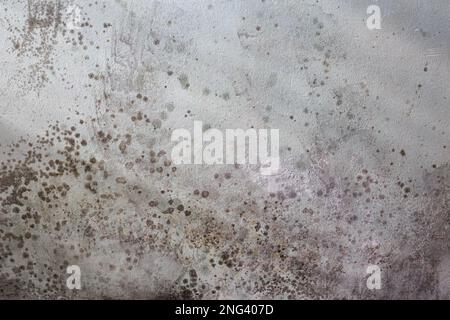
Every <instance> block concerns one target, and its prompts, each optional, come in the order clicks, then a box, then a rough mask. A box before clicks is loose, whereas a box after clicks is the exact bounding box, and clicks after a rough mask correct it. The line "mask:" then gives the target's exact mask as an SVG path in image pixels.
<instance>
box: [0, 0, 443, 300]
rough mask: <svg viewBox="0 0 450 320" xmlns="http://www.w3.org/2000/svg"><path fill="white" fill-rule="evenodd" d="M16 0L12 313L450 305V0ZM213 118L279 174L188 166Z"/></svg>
mask: <svg viewBox="0 0 450 320" xmlns="http://www.w3.org/2000/svg"><path fill="white" fill-rule="evenodd" d="M0 4H1V6H0V27H1V32H0V43H1V48H2V50H1V52H0V64H1V77H0V92H1V100H0V101H1V102H0V117H1V118H0V133H1V141H0V142H1V146H0V152H1V153H0V160H1V170H0V203H1V212H0V297H1V298H39V299H49V298H68V299H79V298H81V299H84V298H93V299H99V298H155V299H165V298H191V299H217V298H225V299H228V298H239V299H240V298H243V299H251V298H269V299H272V298H277V299H292V298H296V299H322V298H331V299H337V298H348V299H355V298H363V299H382V298H387V299H394V298H403V299H408V298H423V299H435V298H439V299H449V298H450V250H449V240H450V238H449V223H450V216H449V214H450V193H449V192H450V161H449V160H450V157H449V151H450V143H449V134H450V131H449V130H450V128H449V119H450V108H449V99H450V86H449V83H450V73H449V68H450V63H449V53H450V19H449V17H450V6H449V3H448V1H447V0H428V1H424V0H423V1H420V0H419V1H411V0H397V1H388V0H385V1H375V0H373V1H370V0H363V1H356V0H352V1H341V0H339V1H336V0H304V1H301V0H298V1H293V0H291V1H287V0H286V1H270V0H266V1H261V0H258V1H256V0H249V1H231V0H228V1H191V0H177V1H169V0H168V1H162V0H161V1H144V0H141V1H138V0H133V1H125V0H116V1H113V0H110V1H101V0H97V1H94V0H93V1H88V0H86V1H84V0H74V1H64V0H61V1H56V0H43V1H37V0H36V1H35V0H29V1H26V0H1V1H0ZM371 4H377V5H379V6H380V8H381V13H382V29H381V30H372V31H370V30H368V28H367V27H366V18H367V16H368V15H367V14H366V9H367V7H368V6H369V5H371ZM73 6H75V7H77V8H79V9H80V14H81V22H80V23H77V24H76V26H75V27H76V28H75V29H74V30H72V31H71V30H69V28H68V22H69V21H70V19H69V18H68V14H69V13H70V12H71V11H70V10H71V8H73ZM194 120H199V121H203V123H204V125H205V127H213V128H218V129H223V130H224V129H226V128H243V129H246V128H251V127H254V128H278V129H280V156H281V170H280V172H279V174H278V175H273V176H262V175H261V174H260V173H259V170H258V167H257V166H250V165H240V166H233V165H213V166H202V165H179V166H176V165H174V164H173V163H172V162H171V161H170V153H171V148H172V146H173V144H172V143H171V142H170V136H171V132H172V131H173V130H174V129H176V128H187V129H191V128H192V127H193V122H194ZM371 264H376V265H378V266H380V268H381V270H382V274H381V277H382V288H381V290H373V291H371V290H368V289H367V287H366V279H367V274H366V268H367V266H368V265H371ZM68 265H78V266H80V268H81V282H82V289H81V290H69V289H68V288H67V287H66V278H67V277H68V275H67V274H66V267H67V266H68Z"/></svg>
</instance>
